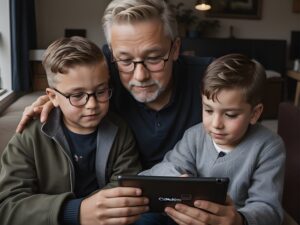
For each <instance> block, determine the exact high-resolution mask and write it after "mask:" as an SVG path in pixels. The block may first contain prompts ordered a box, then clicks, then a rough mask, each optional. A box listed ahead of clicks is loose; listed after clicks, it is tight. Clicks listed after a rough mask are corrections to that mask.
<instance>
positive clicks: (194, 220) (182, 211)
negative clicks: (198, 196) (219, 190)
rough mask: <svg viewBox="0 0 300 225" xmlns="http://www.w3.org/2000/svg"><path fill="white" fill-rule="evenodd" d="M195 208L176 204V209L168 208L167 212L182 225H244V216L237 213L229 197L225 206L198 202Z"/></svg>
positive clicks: (195, 203)
mask: <svg viewBox="0 0 300 225" xmlns="http://www.w3.org/2000/svg"><path fill="white" fill-rule="evenodd" d="M194 206H195V207H189V206H187V205H184V204H176V206H175V209H174V208H171V207H167V208H166V209H165V212H166V213H167V214H168V215H169V216H170V217H171V218H172V219H173V220H174V221H175V222H176V223H178V224H180V225H187V224H190V225H191V224H193V225H205V224H210V225H213V224H222V225H242V224H243V219H242V216H241V215H240V214H239V213H238V212H237V210H236V209H235V206H234V204H233V201H232V200H231V198H230V197H229V196H227V199H226V203H225V205H220V204H216V203H213V202H208V201H203V200H197V201H195V202H194Z"/></svg>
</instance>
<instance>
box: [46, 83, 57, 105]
mask: <svg viewBox="0 0 300 225" xmlns="http://www.w3.org/2000/svg"><path fill="white" fill-rule="evenodd" d="M46 94H47V95H48V97H49V99H50V101H51V102H52V104H53V105H54V106H55V107H58V106H59V104H58V101H57V94H56V92H55V91H54V90H53V89H52V88H46Z"/></svg>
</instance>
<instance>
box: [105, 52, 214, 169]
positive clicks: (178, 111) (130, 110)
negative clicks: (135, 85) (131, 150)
mask: <svg viewBox="0 0 300 225" xmlns="http://www.w3.org/2000/svg"><path fill="white" fill-rule="evenodd" d="M103 52H104V53H105V55H106V57H107V59H108V60H109V61H110V60H111V56H110V55H109V51H108V49H107V48H106V47H104V48H103ZM210 62H211V58H199V57H191V56H180V57H179V59H178V60H177V61H176V62H174V66H173V77H174V82H175V89H174V90H175V91H174V92H173V95H172V97H171V101H170V102H169V104H167V105H166V106H165V107H164V108H163V109H161V110H159V111H155V110H152V109H149V108H148V107H147V106H146V105H145V104H142V103H139V102H137V101H136V100H135V99H134V98H133V97H132V96H131V94H130V93H129V92H128V91H127V90H126V89H125V88H124V87H123V86H122V84H121V81H120V78H119V74H118V70H117V68H116V67H115V65H114V64H109V65H110V74H111V80H112V85H113V87H114V92H113V97H112V100H111V103H112V104H111V107H112V109H113V110H115V111H116V112H117V113H118V114H119V115H120V116H121V117H123V118H124V119H125V120H126V121H127V123H128V124H129V126H130V127H131V129H132V130H133V133H134V135H135V138H136V140H137V146H138V149H139V152H140V155H141V160H142V165H143V169H147V168H150V167H152V166H153V165H154V164H156V163H158V162H160V161H161V160H162V159H163V157H164V155H165V153H166V152H167V151H169V150H171V149H172V148H173V147H174V145H175V144H176V143H177V142H178V141H179V140H180V139H181V138H182V136H183V133H184V131H185V130H186V129H188V128H189V127H191V126H193V125H195V124H197V123H199V122H201V121H202V103H201V93H200V82H201V79H202V75H203V73H204V70H205V69H206V67H207V65H208V64H209V63H210Z"/></svg>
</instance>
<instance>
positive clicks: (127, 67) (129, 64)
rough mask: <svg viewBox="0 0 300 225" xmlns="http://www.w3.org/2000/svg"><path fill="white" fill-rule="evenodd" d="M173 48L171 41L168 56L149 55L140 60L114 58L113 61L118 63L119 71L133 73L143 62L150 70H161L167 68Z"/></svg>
mask: <svg viewBox="0 0 300 225" xmlns="http://www.w3.org/2000/svg"><path fill="white" fill-rule="evenodd" d="M172 48H173V42H171V47H170V50H169V53H168V56H167V58H162V57H147V58H145V59H144V60H140V61H133V60H122V59H119V60H116V59H113V60H112V62H113V63H116V64H117V65H118V69H119V71H120V72H123V73H132V72H133V71H134V70H135V68H136V65H137V64H142V65H143V66H144V67H145V68H146V69H147V70H149V71H150V72H160V71H162V70H163V69H164V68H165V64H166V62H167V61H168V60H169V58H170V54H171V52H172Z"/></svg>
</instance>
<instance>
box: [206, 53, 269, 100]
mask: <svg viewBox="0 0 300 225" xmlns="http://www.w3.org/2000/svg"><path fill="white" fill-rule="evenodd" d="M265 82H266V72H265V69H264V68H263V66H262V65H261V64H260V63H258V62H257V61H255V60H250V59H249V58H248V57H246V56H244V55H242V54H228V55H225V56H222V57H220V58H218V59H216V60H214V61H213V62H212V63H211V64H210V65H209V66H208V67H207V69H206V72H205V74H204V78H203V80H202V87H201V88H202V94H203V95H204V96H206V97H207V98H208V99H212V100H213V101H215V100H217V95H218V93H219V92H220V91H221V90H226V89H235V88H239V89H241V90H242V91H243V93H244V96H245V100H246V102H247V103H249V104H250V105H251V106H255V105H257V104H259V103H262V100H263V93H264V86H265Z"/></svg>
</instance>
